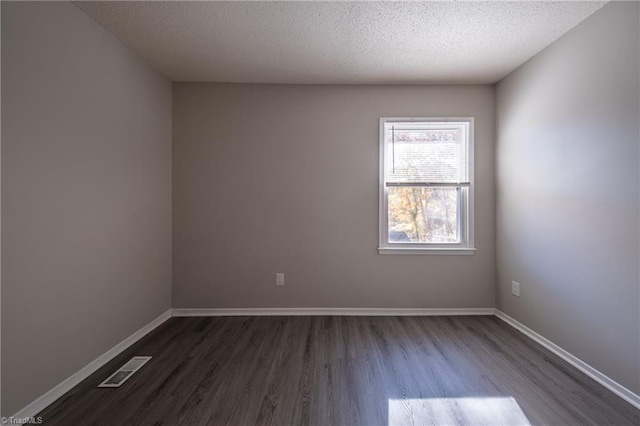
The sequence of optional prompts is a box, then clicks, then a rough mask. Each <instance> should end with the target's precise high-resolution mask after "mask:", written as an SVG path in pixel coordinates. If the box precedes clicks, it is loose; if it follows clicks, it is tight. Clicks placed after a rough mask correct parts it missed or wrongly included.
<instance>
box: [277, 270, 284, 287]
mask: <svg viewBox="0 0 640 426" xmlns="http://www.w3.org/2000/svg"><path fill="white" fill-rule="evenodd" d="M276 285H284V272H277V273H276Z"/></svg>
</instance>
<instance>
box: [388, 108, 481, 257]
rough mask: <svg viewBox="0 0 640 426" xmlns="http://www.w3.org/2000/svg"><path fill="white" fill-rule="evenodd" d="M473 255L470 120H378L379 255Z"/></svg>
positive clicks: (471, 131) (471, 138)
mask: <svg viewBox="0 0 640 426" xmlns="http://www.w3.org/2000/svg"><path fill="white" fill-rule="evenodd" d="M474 250H475V249H474V248H473V118H381V119H380V245H379V248H378V251H379V252H380V253H381V254H396V253H410V254H473V252H474Z"/></svg>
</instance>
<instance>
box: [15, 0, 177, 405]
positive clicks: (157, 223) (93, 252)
mask: <svg viewBox="0 0 640 426" xmlns="http://www.w3.org/2000/svg"><path fill="white" fill-rule="evenodd" d="M2 107H3V108H2V414H3V415H11V414H13V413H15V412H16V411H17V410H19V409H21V408H23V407H24V406H25V405H26V404H28V403H30V402H31V401H33V400H34V399H35V398H37V397H39V396H40V395H42V394H44V393H45V392H46V391H48V390H49V389H51V388H52V387H53V386H55V385H57V384H58V383H60V382H61V381H62V380H64V379H66V378H67V377H69V376H70V375H71V374H73V373H74V372H76V371H77V370H79V369H80V368H82V367H84V366H85V365H86V364H87V363H89V362H90V361H92V360H93V359H95V358H96V357H98V356H99V355H101V354H103V353H104V352H106V351H107V350H108V349H110V348H111V347H112V346H114V345H115V344H117V343H119V342H120V341H122V340H123V339H124V338H126V337H127V336H129V335H130V334H131V333H133V332H135V331H137V330H138V329H140V328H141V327H142V326H143V325H145V324H146V323H148V322H149V321H151V320H152V319H154V318H156V317H157V316H158V315H160V314H161V313H162V312H164V311H166V310H167V309H168V308H169V306H170V298H171V229H170V227H171V183H170V181H171V174H170V171H171V164H170V163H171V83H170V82H169V81H168V80H166V79H165V78H164V77H162V76H161V75H159V74H158V73H157V72H156V71H154V70H152V69H151V68H149V67H148V66H147V65H146V64H145V63H143V62H142V61H141V60H140V59H138V58H137V57H136V56H135V55H134V54H132V53H131V52H129V51H128V50H127V49H126V48H125V47H124V46H122V45H121V44H120V43H119V42H118V41H116V40H115V39H114V38H113V37H112V36H111V35H109V34H108V33H107V32H105V31H104V30H103V29H102V28H100V27H99V26H98V25H97V24H95V23H94V22H93V21H92V20H91V19H90V18H88V17H87V16H86V15H84V14H83V13H82V12H81V11H80V10H78V9H77V8H76V7H74V6H73V5H71V4H70V3H66V2H60V3H58V2H55V3H46V4H35V3H11V2H9V3H7V2H2Z"/></svg>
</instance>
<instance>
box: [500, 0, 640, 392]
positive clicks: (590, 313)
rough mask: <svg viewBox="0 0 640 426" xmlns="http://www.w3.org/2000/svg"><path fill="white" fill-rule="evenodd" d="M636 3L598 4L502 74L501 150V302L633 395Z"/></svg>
mask: <svg viewBox="0 0 640 426" xmlns="http://www.w3.org/2000/svg"><path fill="white" fill-rule="evenodd" d="M638 7H639V5H638V3H617V2H616V3H611V4H609V5H607V6H605V7H604V8H603V9H602V10H600V11H598V12H596V13H595V14H594V15H593V16H591V17H590V18H588V19H587V20H585V21H584V22H583V23H582V24H580V25H579V26H577V27H576V28H574V29H573V30H572V31H570V32H569V33H567V34H566V35H565V36H563V37H562V38H560V39H559V40H558V41H557V42H555V43H554V44H552V45H551V46H549V47H548V48H547V49H545V50H544V51H542V52H541V53H540V54H538V55H537V56H536V57H534V58H533V59H531V60H530V61H528V62H527V63H526V64H525V65H523V66H522V67H520V68H519V69H517V70H516V71H515V72H513V73H512V74H511V75H509V76H508V77H507V78H506V79H505V80H503V81H501V82H500V83H499V85H498V88H497V104H498V143H497V148H496V150H497V182H498V195H497V224H498V225H497V231H498V233H497V235H498V240H497V241H498V243H497V247H498V249H497V256H498V278H499V286H498V307H499V309H501V310H503V311H504V312H506V313H507V314H509V315H511V316H512V317H514V318H515V319H517V320H519V321H521V322H523V323H524V324H526V325H527V326H529V327H530V328H532V329H533V330H535V331H537V332H538V333H540V334H542V335H543V336H545V337H547V338H548V339H550V340H551V341H553V342H554V343H556V344H558V345H560V346H561V347H562V348H564V349H566V350H568V351H569V352H571V353H572V354H574V355H576V356H578V357H579V358H581V359H582V360H584V361H585V362H587V363H588V364H590V365H592V366H593V367H595V368H597V369H599V370H600V371H602V372H603V373H605V374H607V375H608V376H610V377H611V378H613V379H614V380H616V381H618V382H619V383H621V384H622V385H624V386H626V387H628V388H629V389H630V390H632V391H634V392H636V393H638V392H639V391H640V382H639V381H640V370H639V368H640V352H639V342H638V338H639V332H640V330H639V329H638V327H639V324H640V317H639V312H638V301H639V295H638V288H639V277H638V259H639V252H638V250H639V247H638V237H639V224H638V219H639V218H638V208H639V206H638V201H639V200H638V196H639V184H638V178H639V176H638V164H639V163H638V156H639V152H638V147H639V141H640V130H639V127H638V122H639V121H640V109H639V106H638V104H639V102H640V101H639V100H640V86H639V78H640V70H639V69H638V60H639V58H638V54H639V53H638V51H639V46H638V43H639V41H638V40H639V33H638V20H639V16H640V14H639V10H638ZM511 280H516V281H519V282H520V283H521V285H522V287H521V294H522V296H521V297H520V298H516V297H513V296H511Z"/></svg>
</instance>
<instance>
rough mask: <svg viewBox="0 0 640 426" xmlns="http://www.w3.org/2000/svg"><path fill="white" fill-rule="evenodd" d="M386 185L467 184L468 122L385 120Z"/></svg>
mask: <svg viewBox="0 0 640 426" xmlns="http://www.w3.org/2000/svg"><path fill="white" fill-rule="evenodd" d="M384 126H385V132H384V133H385V137H386V141H385V145H386V147H385V156H386V158H387V161H386V162H385V182H386V183H387V186H398V185H402V186H414V185H419V186H430V185H436V186H468V185H469V167H468V165H469V164H468V163H469V158H468V157H469V155H468V153H469V146H468V144H469V123H468V122H444V123H443V122H396V123H394V122H386V123H385V124H384Z"/></svg>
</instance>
